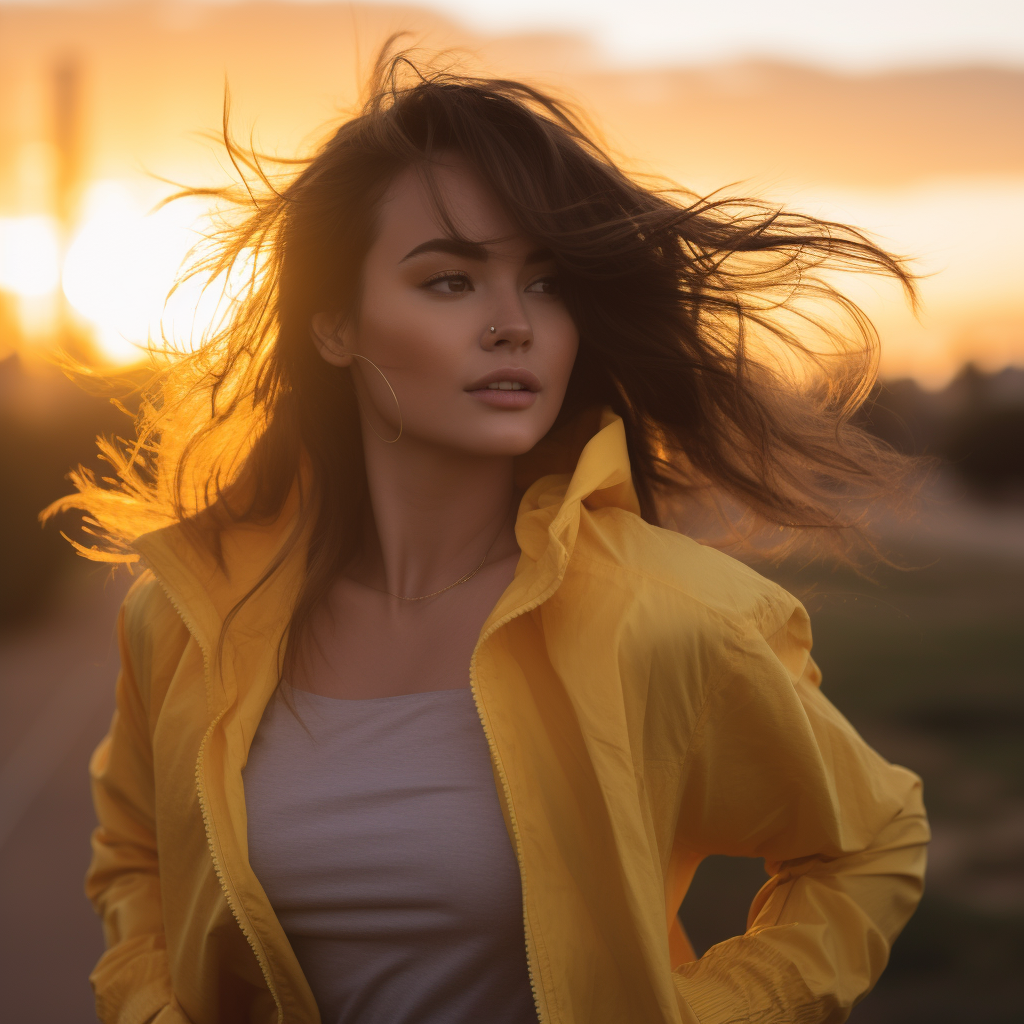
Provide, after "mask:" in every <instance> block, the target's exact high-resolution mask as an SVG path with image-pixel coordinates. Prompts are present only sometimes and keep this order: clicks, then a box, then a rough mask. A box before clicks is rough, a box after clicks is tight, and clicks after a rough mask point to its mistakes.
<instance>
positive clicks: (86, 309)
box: [63, 182, 202, 363]
mask: <svg viewBox="0 0 1024 1024" xmlns="http://www.w3.org/2000/svg"><path fill="white" fill-rule="evenodd" d="M201 213H202V211H200V210H198V209H197V208H196V206H195V204H190V203H187V202H179V203H171V204H170V205H168V206H165V207H162V208H161V209H159V210H157V211H156V212H153V213H147V211H146V208H145V207H144V206H143V204H142V203H141V202H140V201H139V200H138V199H137V198H136V197H135V196H134V195H133V194H132V192H131V191H130V190H129V189H128V188H127V187H126V186H124V185H122V184H120V183H118V182H99V183H97V184H96V185H94V186H93V187H92V188H91V189H90V190H89V193H88V195H87V198H86V203H85V216H84V218H83V223H82V226H81V228H80V229H79V231H78V232H77V234H76V235H75V237H74V240H73V241H72V243H71V246H70V247H69V249H68V254H67V258H66V260H65V262H64V273H63V287H64V295H65V296H66V298H67V300H68V302H69V303H70V304H71V306H72V307H73V308H74V309H75V311H76V312H77V313H78V314H79V315H80V316H81V317H82V318H83V319H84V320H86V321H87V322H88V323H89V324H90V325H92V327H93V329H94V332H95V341H96V345H97V347H98V349H99V354H100V355H101V356H102V357H103V358H104V359H105V360H106V361H109V362H113V363H130V362H134V361H137V360H139V359H141V358H143V356H144V354H145V352H146V350H147V348H148V347H149V346H150V345H154V346H156V347H161V346H162V345H163V343H164V331H165V330H166V328H167V323H166V316H165V314H166V313H167V312H169V310H168V309H166V308H165V301H166V297H167V294H168V292H169V291H170V289H171V286H172V285H173V283H174V280H175V276H176V274H177V273H178V270H179V268H180V266H181V264H182V261H183V260H184V259H185V257H186V256H187V255H188V253H189V250H190V249H191V248H192V246H193V245H194V244H195V242H196V241H197V240H198V235H197V232H196V221H197V220H198V218H199V216H200V215H201ZM191 291H193V289H190V288H186V289H185V290H184V292H182V293H178V294H179V295H180V298H177V297H176V299H177V301H175V302H174V303H173V304H174V305H175V306H180V305H181V304H182V303H183V302H188V300H189V299H190V298H191V300H192V305H193V312H194V304H195V298H196V296H194V295H188V294H187V293H189V292H191ZM178 312H179V314H180V312H181V311H180V310H179V311H178ZM190 319H191V318H190ZM179 320H180V316H179ZM195 326H196V327H200V325H199V324H196V325H195ZM173 340H174V341H175V343H177V344H179V345H180V344H182V343H184V344H186V345H187V344H188V343H189V340H190V339H189V338H183V337H181V331H180V330H179V331H177V332H176V334H175V337H174V339H173Z"/></svg>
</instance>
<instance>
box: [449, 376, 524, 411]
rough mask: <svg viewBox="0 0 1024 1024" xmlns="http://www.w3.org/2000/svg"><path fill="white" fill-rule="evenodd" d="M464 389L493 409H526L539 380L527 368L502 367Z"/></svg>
mask: <svg viewBox="0 0 1024 1024" xmlns="http://www.w3.org/2000/svg"><path fill="white" fill-rule="evenodd" d="M466 391H468V392H469V394H471V395H473V396H474V397H475V398H478V399H480V401H481V402H483V403H484V404H485V405H489V406H491V407H492V408H495V409H528V408H529V407H530V406H531V405H533V403H534V401H535V400H536V395H537V392H538V391H540V381H539V380H538V379H537V377H536V375H534V374H532V373H530V371H529V370H524V369H522V368H520V367H516V368H503V369H500V370H495V371H494V372H492V373H489V374H487V375H486V376H485V377H481V378H480V379H479V380H478V381H476V382H475V383H473V384H470V386H469V387H468V388H466Z"/></svg>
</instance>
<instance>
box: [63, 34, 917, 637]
mask: <svg viewBox="0 0 1024 1024" xmlns="http://www.w3.org/2000/svg"><path fill="white" fill-rule="evenodd" d="M224 140H225V144H226V145H227V147H228V152H229V154H230V156H231V159H232V161H233V162H234V164H235V167H236V168H237V169H238V171H239V173H240V175H241V177H242V182H243V185H244V188H239V187H237V186H234V187H231V188H225V189H223V190H188V192H187V193H185V194H190V195H213V196H214V197H215V198H216V199H217V200H220V201H221V203H222V204H224V203H227V204H232V207H231V208H233V209H234V210H235V211H236V214H235V216H234V218H233V219H231V218H227V219H222V220H221V222H220V223H219V227H218V228H217V230H216V231H215V232H214V233H213V234H212V235H211V238H210V240H211V242H212V245H213V247H212V249H209V250H207V251H206V253H205V255H203V256H202V257H201V258H199V259H198V261H197V262H196V263H195V264H194V266H193V267H192V271H191V272H192V273H195V274H199V275H201V276H202V277H203V278H204V279H208V280H212V281H215V282H229V283H230V287H231V288H232V289H233V292H232V294H231V297H230V301H229V302H228V303H227V304H226V305H225V306H223V307H222V309H223V311H224V315H223V317H222V318H221V320H220V321H219V322H218V323H217V324H216V326H215V327H214V328H213V329H212V330H210V331H209V332H208V334H207V335H206V337H205V339H204V341H203V344H202V345H201V346H199V347H198V348H196V349H195V350H194V351H188V352H181V353H179V354H178V355H177V356H176V357H175V358H173V359H166V360H165V361H164V363H163V364H162V366H161V368H160V369H159V372H158V373H157V374H156V376H155V377H154V379H153V381H152V382H151V384H150V386H149V388H148V389H147V391H146V394H145V398H144V401H143V404H142V409H141V413H140V415H139V421H138V439H137V440H136V441H135V442H134V443H132V444H124V443H115V442H113V441H109V440H107V441H104V440H101V449H102V454H103V456H104V457H105V458H106V459H107V460H108V461H109V462H111V463H112V465H113V467H114V469H115V471H116V474H117V480H113V479H107V480H105V481H103V480H97V479H95V478H94V477H93V476H92V475H90V474H89V473H87V472H85V471H82V470H79V471H78V472H77V473H76V474H74V475H73V477H72V479H73V482H74V484H75V485H76V487H77V490H78V493H77V494H75V495H72V496H70V497H68V498H65V499H62V501H61V502H58V503H57V504H56V505H55V506H53V507H52V508H51V509H50V510H48V511H49V512H51V513H52V512H53V511H57V510H60V509H66V508H71V507H74V508H81V509H84V510H85V512H86V514H87V518H86V523H87V525H88V528H89V529H91V531H92V532H93V533H94V534H95V535H96V537H97V538H98V539H99V544H98V545H97V546H96V547H94V548H92V549H89V550H85V549H82V550H83V553H84V554H86V555H87V556H90V557H94V558H102V559H106V560H111V561H130V560H132V558H133V554H132V542H133V540H134V539H135V538H136V537H137V536H139V535H140V534H142V533H144V532H146V531H147V530H149V529H153V528H155V527H158V526H162V525H166V524H169V523H175V522H177V523H183V524H185V525H186V527H188V528H189V529H190V530H191V531H192V536H193V538H194V540H195V543H197V544H211V545H213V547H214V549H215V550H218V548H217V545H218V541H217V537H218V532H219V531H220V530H222V529H223V528H224V527H226V526H228V525H230V524H232V523H245V522H249V523H259V522H269V521H272V520H274V519H275V517H278V516H279V515H280V514H281V513H282V511H283V510H284V508H285V504H286V500H288V498H289V495H290V494H294V492H295V490H296V488H298V489H299V491H300V500H299V516H298V519H297V525H296V527H295V536H298V535H299V533H302V532H304V533H305V535H306V536H308V538H309V546H308V561H307V574H306V581H305V586H304V590H303V592H302V595H301V597H300V600H299V604H298V607H297V610H296V612H295V615H294V618H293V623H292V637H293V639H295V638H296V632H298V633H299V634H301V633H302V632H303V631H304V630H305V629H306V624H307V623H308V621H309V617H310V615H311V613H312V611H313V610H314V609H315V607H316V606H317V604H318V602H319V601H321V600H322V598H323V597H324V596H325V594H326V592H327V589H328V588H329V586H330V583H331V581H332V580H333V579H334V578H335V576H336V574H337V573H338V572H339V571H340V570H341V569H342V568H343V567H344V565H345V564H346V562H347V561H348V560H349V559H350V558H351V557H352V555H353V553H354V549H355V545H357V544H358V542H359V540H360V538H361V536H362V532H361V527H362V523H363V516H364V515H365V509H366V484H365V469H364V466H363V461H362V459H363V456H362V442H361V437H360V423H359V417H358V415H357V407H356V400H355V391H354V388H353V385H352V381H351V378H350V376H349V371H348V370H347V369H339V368H335V367H331V366H329V365H328V364H326V363H325V362H324V360H323V359H322V358H321V357H320V356H319V354H318V353H317V351H316V349H315V347H314V345H313V344H312V342H311V339H310V322H311V318H312V316H313V315H314V314H315V313H317V312H322V311H338V312H345V311H347V310H352V309H353V308H354V307H355V303H356V301H357V299H358V292H359V287H360V271H361V266H362V261H363V258H364V255H365V254H366V252H367V250H368V248H369V246H370V245H371V244H372V241H373V238H374V231H375V222H376V212H377V210H378V208H379V204H380V201H381V199H382V197H383V196H384V194H385V192H386V190H387V188H388V186H389V184H390V183H391V182H392V181H393V179H394V178H395V176H396V175H397V174H398V173H400V172H401V171H402V170H403V169H405V168H408V167H410V166H417V167H419V168H420V169H421V170H422V171H423V173H424V174H425V176H426V178H427V180H428V181H429V180H431V179H430V173H431V168H432V167H433V166H436V161H437V160H438V159H439V158H442V157H444V156H448V155H451V154H458V155H459V156H460V157H461V158H462V159H463V160H464V161H465V162H466V163H467V164H468V166H469V167H470V168H471V169H472V171H473V172H475V174H476V175H478V176H479V179H480V180H481V181H482V182H483V183H484V184H486V185H487V186H488V187H489V188H490V190H491V191H492V193H493V194H494V195H495V196H496V197H497V200H498V201H499V202H500V203H501V204H502V206H503V207H504V209H505V211H506V212H507V214H508V216H509V217H510V218H511V220H512V221H513V223H514V224H515V225H517V227H518V228H519V229H520V230H521V232H522V234H523V235H524V236H525V237H528V238H530V239H531V240H536V241H537V243H538V244H540V245H543V246H544V247H545V248H547V249H550V250H551V252H552V253H553V254H554V258H555V261H556V263H557V266H558V269H559V279H560V287H561V289H562V293H563V295H564V296H565V301H566V302H567V303H568V306H569V310H570V312H571V315H572V316H573V318H574V320H575V323H576V325H577V327H578V330H579V336H580V346H579V354H578V357H577V361H576V364H575V367H574V370H573V373H572V377H571V380H570V383H569V388H568V391H567V395H566V400H565V404H564V407H563V409H562V412H561V414H560V416H559V418H558V421H557V422H556V424H555V426H554V428H553V430H552V434H551V435H550V438H549V439H547V440H548V441H550V439H557V438H558V437H561V436H569V435H571V434H572V425H573V423H575V422H580V421H581V419H583V418H586V417H587V415H588V414H589V413H592V411H593V410H594V409H598V408H600V407H602V406H610V407H611V408H612V409H614V410H615V412H617V413H618V414H619V415H621V416H622V418H623V420H624V423H625V429H626V437H627V441H628V447H629V455H630V459H631V463H632V471H633V478H634V481H635V485H636V490H637V493H638V495H639V499H640V505H641V510H642V514H643V516H644V518H645V519H647V520H648V521H651V522H657V521H659V517H661V518H664V515H663V513H664V510H665V509H666V508H668V509H671V507H672V506H673V502H674V500H675V499H676V498H677V497H680V496H683V497H685V496H687V495H689V496H695V495H696V496H700V495H704V494H713V495H717V496H719V497H720V499H721V501H724V502H725V503H726V504H729V505H731V507H733V508H738V509H742V510H746V512H747V513H748V514H749V515H750V516H753V517H754V518H755V519H756V520H757V521H760V522H762V523H770V524H776V526H782V527H784V528H787V529H788V530H790V531H793V530H795V531H797V532H801V531H803V532H805V533H806V532H807V531H816V532H817V534H818V535H819V536H821V537H828V538H832V539H833V540H834V541H835V543H836V545H837V546H838V547H839V548H840V549H848V547H849V544H848V538H849V537H850V536H852V535H854V534H856V532H857V530H858V519H857V514H856V512H855V511H854V510H855V509H856V508H858V507H859V505H858V504H857V502H856V501H855V500H854V499H857V498H863V497H870V495H872V494H876V493H877V494H882V493H889V492H891V491H892V490H893V488H894V485H895V484H896V483H898V481H899V479H900V478H901V477H903V476H904V475H905V471H906V466H905V462H904V461H903V460H902V458H901V457H900V456H898V455H897V454H896V453H895V452H893V451H892V450H891V449H889V448H887V447H886V446H885V445H884V444H882V443H881V442H879V441H877V440H875V439H874V438H872V437H871V436H870V435H868V434H866V433H865V432H863V431H862V430H861V429H859V428H858V427H857V426H855V425H854V424H853V423H851V416H852V414H853V413H854V412H855V410H856V409H857V407H858V406H859V405H860V403H861V402H863V400H864V398H865V397H866V395H867V393H868V391H869V389H870V387H871V385H872V383H873V381H874V377H875V366H876V359H877V350H878V342H877V338H876V336H875V333H874V330H873V328H872V326H871V324H870V322H869V321H868V320H867V318H866V317H865V315H864V314H863V313H862V312H861V310H860V309H859V308H858V307H857V306H856V305H855V304H854V303H853V302H851V301H850V300H848V299H847V298H845V297H844V296H843V295H842V294H841V293H840V292H839V291H837V290H836V288H835V286H834V284H833V283H831V282H832V280H834V277H833V275H832V272H833V271H835V270H848V271H855V272H861V273H864V272H866V273H872V274H884V275H891V276H893V277H895V278H896V279H898V280H899V281H900V282H902V284H903V286H904V287H905V289H906V291H907V293H908V295H909V296H910V298H911V299H913V295H914V289H913V283H912V275H911V274H910V273H909V272H908V271H907V269H906V267H905V265H904V262H903V261H902V260H901V259H900V258H898V257H895V256H892V255H890V254H888V253H887V252H885V251H883V250H882V249H880V248H879V247H877V246H876V245H875V244H873V243H872V242H871V240H870V239H869V238H868V237H866V236H865V235H864V234H863V233H861V232H859V231H857V230H855V229H853V228H851V227H848V226H845V225H842V224H836V223H830V222H827V221H823V220H819V219H816V218H814V217H809V216H803V215H800V214H797V213H793V212H787V211H784V210H780V209H778V208H777V207H775V206H772V205H770V204H768V203H766V202H763V201H760V200H750V199H730V198H725V197H723V196H721V195H719V194H716V195H712V196H711V197H704V198H702V197H699V196H697V195H694V194H691V193H688V192H686V191H684V190H682V189H679V188H676V187H673V186H670V185H669V184H667V183H651V182H647V183H645V181H642V180H639V179H637V178H636V177H632V176H629V175H627V174H626V173H624V172H623V171H622V170H620V169H619V168H618V167H617V166H616V164H615V163H614V162H613V160H612V159H611V158H610V157H609V155H608V154H607V153H606V152H605V151H604V150H603V149H602V148H601V147H600V146H599V145H598V144H597V143H595V141H594V140H593V138H592V133H590V134H588V132H587V131H586V130H585V129H584V127H583V126H582V123H581V121H580V119H579V118H578V117H577V116H575V115H574V114H573V113H572V112H571V110H570V109H569V108H568V107H567V105H566V104H564V103H563V102H560V101H558V100H556V99H553V98H552V97H550V96H547V95H545V94H544V93H542V92H540V91H538V90H536V89H534V88H531V87H530V86H527V85H524V84H522V83H519V82H514V81H504V80H490V79H483V78H477V77H471V76H468V75H464V74H460V73H457V72H455V71H452V70H450V69H443V68H438V67H434V66H432V65H430V64H429V63H428V64H417V62H416V61H415V60H414V59H413V58H412V57H411V56H410V55H409V54H408V53H399V54H397V55H394V54H393V53H391V52H390V48H387V47H386V48H385V50H384V52H383V53H382V55H381V57H380V58H379V59H378V61H377V64H376V66H375V69H374V72H373V75H372V77H371V80H370V83H369V87H368V90H367V98H366V99H365V102H364V103H363V106H362V108H361V110H360V111H359V113H358V114H356V115H355V116H353V117H351V118H350V119H349V120H346V121H345V122H344V123H343V124H341V126H340V127H339V128H338V129H337V131H335V133H334V134H333V136H332V137H330V138H329V140H328V141H327V142H326V143H325V144H324V145H323V146H322V147H321V148H320V149H319V150H318V151H317V152H316V153H315V155H314V156H313V157H311V158H309V159H306V160H301V161H293V162H282V163H281V164H280V166H282V167H283V168H284V170H283V171H282V173H281V174H277V175H274V176H271V175H269V174H268V173H267V172H266V170H265V168H266V166H267V160H266V158H261V157H259V156H258V155H257V154H255V153H253V152H252V151H248V150H246V149H244V148H243V147H241V146H239V145H238V144H236V143H234V142H233V141H231V137H230V134H229V132H228V130H227V115H226V114H225V131H224ZM437 196H438V193H437V191H436V189H435V197H436V198H437ZM437 201H438V203H439V212H440V213H441V215H442V216H443V217H444V218H445V223H446V226H447V228H448V230H450V231H451V233H452V234H453V235H454V236H456V237H457V231H456V228H455V225H454V223H453V222H452V218H451V217H450V216H448V214H447V211H445V210H444V209H443V204H441V203H440V199H439V198H437ZM569 468H571V464H570V466H569ZM272 570H273V567H272V566H268V575H269V573H270V572H271V571H272ZM289 646H292V644H291V643H290V644H289Z"/></svg>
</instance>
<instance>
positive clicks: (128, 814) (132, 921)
mask: <svg viewBox="0 0 1024 1024" xmlns="http://www.w3.org/2000/svg"><path fill="white" fill-rule="evenodd" d="M133 589H134V588H133ZM130 600H131V597H129V599H128V601H130ZM128 601H126V602H125V605H126V606H127V605H128ZM125 614H126V612H125V607H122V609H121V614H120V616H119V617H118V642H119V647H120V653H121V672H120V674H119V676H118V680H117V710H116V711H115V712H114V718H113V721H112V723H111V726H110V731H109V733H108V734H107V735H106V737H105V738H104V739H103V741H102V742H101V743H100V745H99V746H98V747H97V749H96V751H95V753H94V754H93V756H92V760H91V761H90V764H89V774H90V776H91V779H92V792H93V801H94V804H95V807H96V815H97V818H98V820H99V825H98V827H97V828H96V830H95V831H94V832H93V836H92V849H93V856H92V863H91V864H90V866H89V870H88V873H87V875H86V894H87V895H88V897H89V899H90V900H91V901H92V903H93V906H95V908H96V910H97V912H98V913H99V914H100V916H101V917H102V919H103V931H104V935H105V938H106V945H107V950H106V952H105V953H104V954H103V956H102V957H101V958H100V960H99V962H98V963H97V965H96V967H95V969H94V970H93V972H92V974H91V975H90V978H89V980H90V981H91V982H92V986H93V990H94V991H95V994H96V1012H97V1015H98V1016H99V1018H100V1020H101V1021H103V1022H104V1024H114V1022H116V1024H145V1022H148V1021H155V1020H158V1021H159V1022H160V1024H177V1022H184V1021H185V1020H186V1018H185V1017H184V1016H183V1015H182V1014H181V1013H180V1012H179V1011H177V1010H175V1009H174V1008H173V1007H172V1002H173V996H172V989H171V977H170V971H169V968H168V962H167V949H166V943H165V940H164V931H163V918H162V912H161V898H160V869H159V863H158V860H157V845H156V829H155V821H154V783H153V755H152V744H151V741H150V730H149V715H148V713H147V709H146V707H145V704H144V701H143V698H142V694H141V693H140V690H139V687H138V683H137V680H136V677H135V671H134V668H133V664H132V658H131V653H130V650H129V644H128V642H127V639H126V630H125Z"/></svg>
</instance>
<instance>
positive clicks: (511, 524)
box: [351, 436, 518, 597]
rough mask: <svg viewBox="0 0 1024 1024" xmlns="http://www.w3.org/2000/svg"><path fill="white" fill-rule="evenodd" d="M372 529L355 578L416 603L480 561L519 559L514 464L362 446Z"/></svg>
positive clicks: (416, 445) (414, 447) (425, 449)
mask: <svg viewBox="0 0 1024 1024" xmlns="http://www.w3.org/2000/svg"><path fill="white" fill-rule="evenodd" d="M365 455H366V476H367V483H368V486H369V497H370V507H371V510H372V514H373V521H372V523H371V524H369V525H368V530H367V540H366V543H365V544H364V546H363V552H362V557H361V558H359V559H358V561H357V563H356V564H355V565H354V566H353V567H352V572H351V574H352V575H353V576H354V577H355V578H356V579H358V580H359V582H361V583H365V584H366V585H368V586H372V587H376V588H377V589H379V590H385V591H387V592H388V593H391V594H398V595H402V596H406V597H416V596H421V595H424V594H429V593H431V592H432V591H435V590H437V589H439V588H441V587H445V586H448V585H449V584H451V583H454V582H455V581H456V580H457V579H459V578H460V577H461V576H463V575H465V574H466V573H469V572H472V571H473V570H474V569H475V568H476V567H477V566H478V565H479V564H480V563H481V560H483V559H485V558H486V559H488V560H491V561H493V560H496V559H498V558H504V557H508V556H509V555H512V554H514V553H517V552H518V548H517V547H516V542H515V519H514V515H513V507H514V502H515V498H516V495H515V487H514V483H513V460H512V456H486V457H481V456H475V455H472V454H470V453H466V452H460V451H455V450H453V449H450V448H442V447H440V446H436V445H430V444H426V443H424V442H421V441H418V440H417V439H416V438H412V437H408V436H407V437H403V438H402V440H401V442H400V443H399V444H396V445H384V444H383V443H381V442H379V441H377V440H376V439H375V438H370V439H368V440H367V442H366V445H365Z"/></svg>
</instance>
